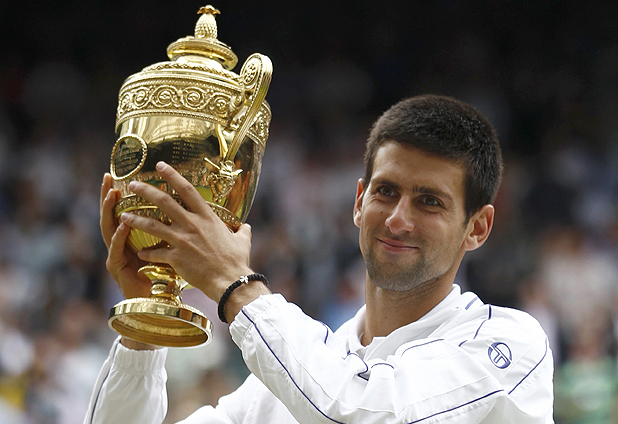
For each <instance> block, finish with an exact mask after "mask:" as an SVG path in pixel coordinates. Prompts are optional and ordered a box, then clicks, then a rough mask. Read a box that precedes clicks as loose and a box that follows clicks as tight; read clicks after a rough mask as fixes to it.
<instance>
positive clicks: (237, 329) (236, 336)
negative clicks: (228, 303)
mask: <svg viewBox="0 0 618 424" xmlns="http://www.w3.org/2000/svg"><path fill="white" fill-rule="evenodd" d="M286 304H287V301H286V300H285V298H284V297H283V296H281V295H280V294H278V293H275V294H263V295H261V296H260V297H258V298H257V299H255V300H254V301H253V302H251V303H248V304H247V305H245V306H243V308H242V309H241V310H240V312H239V313H238V314H237V315H236V317H234V321H232V323H231V324H230V334H231V335H232V340H234V343H236V345H237V346H238V347H239V348H242V340H243V339H244V337H245V335H246V334H247V332H248V331H249V330H250V329H251V327H253V323H254V322H255V321H256V320H258V319H259V318H260V315H262V314H263V313H265V312H266V311H268V310H269V309H270V308H273V307H278V306H283V305H286Z"/></svg>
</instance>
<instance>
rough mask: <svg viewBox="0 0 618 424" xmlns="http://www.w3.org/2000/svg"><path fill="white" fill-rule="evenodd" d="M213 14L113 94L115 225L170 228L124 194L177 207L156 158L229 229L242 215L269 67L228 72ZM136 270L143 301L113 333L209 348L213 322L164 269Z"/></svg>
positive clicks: (262, 61)
mask: <svg viewBox="0 0 618 424" xmlns="http://www.w3.org/2000/svg"><path fill="white" fill-rule="evenodd" d="M218 13H219V11H218V10H216V9H214V8H213V7H212V6H205V7H203V8H201V9H200V10H199V11H198V14H201V16H200V18H199V19H198V22H197V24H196V26H195V35H194V36H189V37H184V38H181V39H179V40H177V41H175V42H173V43H172V44H170V45H169V46H168V48H167V54H168V57H169V59H170V61H167V62H161V63H156V64H154V65H150V66H148V67H146V68H144V69H143V70H142V71H141V72H139V73H137V74H134V75H131V76H130V77H129V78H127V79H126V80H125V82H124V83H123V85H122V87H121V88H120V92H119V96H118V99H119V100H118V110H117V115H116V135H117V137H118V138H117V140H116V143H115V145H114V147H113V149H112V155H111V165H110V171H111V174H112V177H113V179H114V188H116V189H118V190H119V191H120V193H121V197H120V200H119V201H118V202H117V203H116V205H115V206H114V216H115V217H116V219H119V217H120V215H121V214H122V213H124V212H130V213H135V214H138V215H141V216H146V217H150V218H154V219H157V220H160V221H161V222H163V223H166V224H169V223H170V222H171V221H170V219H169V217H167V216H166V215H165V214H164V213H163V212H162V211H161V210H160V209H159V208H157V207H156V206H154V205H153V204H151V203H149V202H147V201H146V200H145V199H143V198H141V197H138V196H136V195H135V194H133V193H132V192H131V191H130V190H129V188H128V186H129V183H130V182H131V181H142V182H146V183H148V184H152V185H153V186H155V187H157V188H159V189H161V190H163V191H165V192H167V193H169V194H170V195H171V196H172V197H173V198H175V199H176V200H177V201H178V202H179V203H180V204H181V205H183V203H182V201H181V200H180V198H179V197H178V195H177V193H176V192H175V191H174V190H173V189H172V188H171V187H169V186H168V184H167V183H166V182H165V180H163V179H162V178H161V177H160V176H159V175H158V173H157V172H156V169H155V165H156V163H157V162H159V161H165V162H166V163H168V164H169V165H171V166H173V167H174V168H175V169H176V170H177V171H178V172H179V173H180V174H181V175H183V176H184V177H185V178H186V179H187V180H188V181H189V182H191V184H193V186H194V187H195V188H196V189H197V191H198V192H199V193H200V194H201V196H202V197H203V198H204V201H206V202H207V203H208V204H209V205H210V207H211V208H212V209H213V211H214V212H215V213H216V214H217V216H219V218H221V220H222V221H223V222H224V223H225V224H226V225H227V226H228V227H229V228H230V229H231V230H232V231H235V230H236V229H238V227H239V226H240V225H241V224H242V223H243V222H244V220H245V219H246V217H247V214H248V213H249V209H250V208H251V204H252V202H253V197H254V194H255V190H256V188H257V183H258V178H259V175H260V167H261V162H262V155H263V153H264V148H265V144H266V140H267V138H268V127H269V124H270V119H271V112H270V107H269V106H268V103H267V102H266V101H265V97H266V92H267V90H268V86H269V84H270V78H271V75H272V64H271V62H270V59H269V58H268V57H266V56H264V55H261V54H258V53H256V54H253V55H251V56H250V57H249V58H248V59H247V61H246V62H245V63H244V65H243V66H242V69H241V71H240V73H239V74H236V73H234V72H232V69H233V68H234V66H235V65H236V63H237V62H238V59H237V57H236V55H235V54H234V53H233V52H232V50H231V49H230V47H228V46H227V45H226V44H224V43H222V42H220V41H219V40H217V25H216V21H215V18H214V16H215V15H216V14H218ZM183 206H184V205H183ZM127 246H128V247H129V248H130V249H131V250H133V251H134V252H139V251H141V250H145V249H154V248H160V247H165V246H166V243H165V242H164V241H163V240H161V239H159V238H157V237H153V236H152V235H150V234H147V233H145V232H143V231H138V230H135V229H131V231H130V233H129V236H128V240H127ZM138 272H139V273H141V274H143V275H145V276H146V277H148V278H149V279H150V281H151V282H152V287H151V294H150V297H148V298H133V299H127V300H124V301H122V302H120V303H118V304H117V305H115V306H114V307H113V308H112V309H111V311H110V317H109V321H108V324H109V326H110V327H111V328H112V329H113V330H115V331H117V332H118V333H120V334H121V335H123V336H126V337H129V338H131V339H134V340H137V341H140V342H143V343H149V344H153V345H158V346H170V347H189V346H197V345H201V344H203V343H208V342H209V341H210V339H211V336H212V323H211V322H210V321H209V320H208V319H207V318H206V317H205V316H204V314H203V313H202V312H200V311H199V310H197V309H195V308H193V307H191V306H189V305H185V304H183V303H182V298H181V295H182V290H183V289H184V288H186V286H187V285H188V283H187V282H186V281H184V280H183V279H182V277H181V276H180V275H178V273H176V271H175V270H174V269H173V268H172V267H171V266H170V265H168V264H160V263H156V264H155V263H151V264H147V265H145V266H144V267H142V268H140V270H139V271H138Z"/></svg>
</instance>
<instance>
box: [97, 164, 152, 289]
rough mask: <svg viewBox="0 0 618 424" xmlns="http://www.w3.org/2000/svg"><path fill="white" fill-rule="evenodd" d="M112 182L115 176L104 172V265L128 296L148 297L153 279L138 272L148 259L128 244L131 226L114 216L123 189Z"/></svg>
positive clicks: (101, 211) (102, 193)
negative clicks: (115, 186) (118, 223)
mask: <svg viewBox="0 0 618 424" xmlns="http://www.w3.org/2000/svg"><path fill="white" fill-rule="evenodd" d="M113 183H114V180H113V179H112V176H111V175H110V174H107V173H106V174H105V175H104V176H103V184H102V185H101V202H100V204H99V206H100V217H101V220H100V225H101V234H102V235H103V241H104V242H105V245H106V246H107V251H108V255H107V261H106V262H105V265H106V266H107V270H108V271H109V273H110V274H111V276H112V277H113V278H114V280H116V282H117V283H118V285H119V286H120V290H122V294H123V295H124V296H125V297H126V298H127V299H129V298H133V297H148V296H150V287H151V283H150V280H149V279H148V278H147V277H146V276H140V275H138V274H137V270H138V269H139V268H140V267H142V266H144V265H145V263H144V262H143V261H141V260H140V259H139V258H138V257H137V256H136V255H135V254H134V253H133V252H132V251H131V250H130V249H129V248H128V247H126V245H125V243H126V240H127V237H128V235H129V231H130V228H129V227H128V226H127V225H126V224H123V223H120V225H116V221H115V219H114V205H115V204H116V202H117V201H118V198H119V196H120V192H119V191H118V190H115V189H113V188H112V187H113Z"/></svg>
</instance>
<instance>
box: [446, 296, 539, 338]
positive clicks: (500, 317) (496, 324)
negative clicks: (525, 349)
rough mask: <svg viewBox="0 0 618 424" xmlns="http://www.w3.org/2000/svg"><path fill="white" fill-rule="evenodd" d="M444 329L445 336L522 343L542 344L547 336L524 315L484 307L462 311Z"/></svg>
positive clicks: (497, 308) (531, 319) (511, 310)
mask: <svg viewBox="0 0 618 424" xmlns="http://www.w3.org/2000/svg"><path fill="white" fill-rule="evenodd" d="M449 324H450V325H447V326H446V328H445V330H446V331H445V336H446V337H447V338H449V339H451V338H457V337H459V338H462V341H463V340H476V339H492V338H499V339H508V340H512V341H517V342H522V343H525V344H529V343H531V342H532V343H533V342H537V341H539V340H540V341H544V340H545V339H546V338H547V336H546V335H545V332H544V331H543V328H542V327H541V325H540V324H539V322H538V321H537V320H536V319H535V318H534V317H532V316H531V315H530V314H528V313H527V312H524V311H521V310H518V309H514V308H508V307H504V306H496V305H490V304H484V305H481V306H479V307H476V308H474V309H471V310H466V311H462V312H461V314H459V316H458V317H457V318H456V319H455V320H453V321H452V322H451V323H449Z"/></svg>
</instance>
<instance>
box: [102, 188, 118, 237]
mask: <svg viewBox="0 0 618 424" xmlns="http://www.w3.org/2000/svg"><path fill="white" fill-rule="evenodd" d="M117 196H118V190H113V189H110V190H108V192H107V194H106V196H105V198H104V199H103V201H102V203H101V216H100V217H99V219H100V221H99V225H100V227H101V235H102V236H103V241H104V242H105V245H106V246H107V247H108V249H109V246H110V243H111V239H112V236H113V235H114V232H115V231H116V221H115V220H114V205H115V204H116V200H117Z"/></svg>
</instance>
